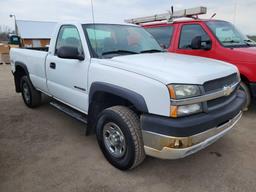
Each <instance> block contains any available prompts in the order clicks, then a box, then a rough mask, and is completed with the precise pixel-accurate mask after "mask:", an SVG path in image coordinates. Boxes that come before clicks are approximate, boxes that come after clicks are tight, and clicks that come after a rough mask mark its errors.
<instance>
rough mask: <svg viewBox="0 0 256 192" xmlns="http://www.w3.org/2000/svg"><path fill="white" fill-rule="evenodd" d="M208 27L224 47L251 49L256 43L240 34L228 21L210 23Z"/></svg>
mask: <svg viewBox="0 0 256 192" xmlns="http://www.w3.org/2000/svg"><path fill="white" fill-rule="evenodd" d="M206 24H207V26H208V27H209V28H210V29H211V31H212V32H213V33H214V35H215V36H216V37H217V38H218V40H219V41H220V43H221V44H222V45H223V46H224V47H231V48H235V47H250V46H256V43H255V42H254V41H252V40H251V39H249V38H247V37H246V36H245V35H243V34H242V33H241V32H239V31H238V30H237V29H236V28H235V26H234V25H232V24H231V23H229V22H226V21H208V22H206Z"/></svg>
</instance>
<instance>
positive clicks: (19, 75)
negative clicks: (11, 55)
mask: <svg viewBox="0 0 256 192" xmlns="http://www.w3.org/2000/svg"><path fill="white" fill-rule="evenodd" d="M26 74H27V73H26V71H25V70H24V69H23V67H21V66H17V67H16V70H15V73H14V81H15V88H16V92H17V93H20V92H21V87H20V81H21V78H22V77H23V76H24V75H26Z"/></svg>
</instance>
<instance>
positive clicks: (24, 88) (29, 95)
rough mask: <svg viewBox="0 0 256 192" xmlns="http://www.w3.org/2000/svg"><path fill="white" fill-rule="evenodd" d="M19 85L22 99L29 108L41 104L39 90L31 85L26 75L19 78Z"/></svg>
mask: <svg viewBox="0 0 256 192" xmlns="http://www.w3.org/2000/svg"><path fill="white" fill-rule="evenodd" d="M20 87H21V93H22V98H23V101H24V103H25V104H26V105H27V106H28V107H29V108H35V107H38V106H39V105H40V104H41V92H39V91H37V90H36V89H35V88H34V87H33V85H32V83H31V81H30V80H29V78H28V77H27V76H23V77H22V78H21V83H20Z"/></svg>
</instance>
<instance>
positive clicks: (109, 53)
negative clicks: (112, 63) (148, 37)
mask: <svg viewBox="0 0 256 192" xmlns="http://www.w3.org/2000/svg"><path fill="white" fill-rule="evenodd" d="M111 54H138V53H137V52H135V51H128V50H115V51H106V52H103V53H102V54H101V55H111Z"/></svg>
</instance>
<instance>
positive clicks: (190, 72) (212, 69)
mask: <svg viewBox="0 0 256 192" xmlns="http://www.w3.org/2000/svg"><path fill="white" fill-rule="evenodd" d="M104 64H107V65H111V66H113V67H117V68H120V69H123V70H127V71H130V72H134V73H137V74H140V75H144V76H147V77H149V78H152V79H155V80H158V81H160V82H162V83H164V84H169V83H184V84H201V85H202V84H203V83H204V82H206V81H209V80H213V79H217V78H221V77H225V76H228V75H230V74H233V73H236V72H237V71H238V70H237V68H236V67H235V66H233V65H231V64H228V63H225V62H222V61H217V60H213V59H207V58H202V57H195V56H188V55H181V54H175V53H153V54H152V53H151V54H138V55H129V56H118V57H114V58H112V59H106V60H104Z"/></svg>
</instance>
